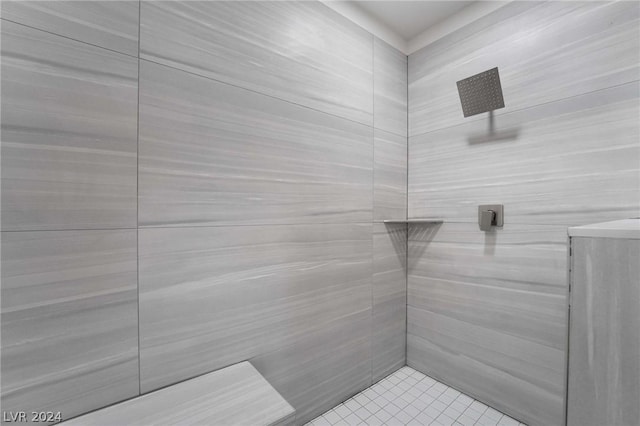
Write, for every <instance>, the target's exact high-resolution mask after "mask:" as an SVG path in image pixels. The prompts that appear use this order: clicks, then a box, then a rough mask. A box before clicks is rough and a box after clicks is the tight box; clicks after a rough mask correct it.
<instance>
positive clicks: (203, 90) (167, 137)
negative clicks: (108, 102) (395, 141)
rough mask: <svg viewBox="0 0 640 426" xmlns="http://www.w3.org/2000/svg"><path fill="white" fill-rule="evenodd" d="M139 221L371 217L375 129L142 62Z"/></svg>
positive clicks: (189, 222) (287, 220)
mask: <svg viewBox="0 0 640 426" xmlns="http://www.w3.org/2000/svg"><path fill="white" fill-rule="evenodd" d="M140 78H141V80H140V90H141V93H140V102H141V105H140V154H139V155H140V189H139V191H140V194H139V196H140V223H141V225H151V226H157V225H169V226H176V225H177V226H185V225H187V226H188V225H199V226H200V225H210V224H217V225H219V224H266V223H289V224H291V223H301V222H306V223H309V222H349V221H351V222H355V221H370V220H371V217H372V211H371V209H372V190H371V182H372V165H373V159H372V155H373V149H372V142H373V137H372V133H373V132H372V129H371V128H370V127H367V126H364V125H361V124H358V123H355V122H353V121H349V120H344V119H341V118H338V117H335V116H332V115H329V114H324V113H321V112H318V111H313V110H310V109H308V108H304V107H300V106H297V105H293V104H291V103H288V102H284V101H280V100H277V99H274V98H271V97H268V96H264V95H260V94H257V93H254V92H251V91H247V90H244V89H240V88H237V87H233V86H230V85H227V84H223V83H218V82H216V81H213V80H210V79H207V78H204V77H200V76H196V75H192V74H188V73H185V72H183V71H179V70H175V69H172V68H168V67H165V66H162V65H157V64H153V63H148V62H146V61H143V62H142V64H141V77H140Z"/></svg>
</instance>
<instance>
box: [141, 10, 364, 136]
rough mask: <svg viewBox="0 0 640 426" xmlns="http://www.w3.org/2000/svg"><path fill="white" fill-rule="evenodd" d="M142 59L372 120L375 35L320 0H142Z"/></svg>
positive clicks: (289, 99) (330, 111) (333, 112)
mask: <svg viewBox="0 0 640 426" xmlns="http://www.w3.org/2000/svg"><path fill="white" fill-rule="evenodd" d="M140 37H141V40H140V42H141V43H140V48H141V57H143V58H145V59H149V60H151V61H154V62H159V63H162V64H165V65H170V66H172V67H176V68H180V69H183V70H186V71H190V72H193V73H196V74H201V75H205V76H208V77H211V78H214V79H217V80H220V81H224V82H227V83H231V84H234V85H237V86H241V87H245V88H248V89H251V90H255V91H257V92H261V93H265V94H268V95H271V96H275V97H277V98H281V99H285V100H287V101H291V102H294V103H297V104H300V105H305V106H308V107H311V108H314V109H318V110H321V111H325V112H328V113H331V114H335V115H338V116H341V117H345V118H348V119H351V120H355V121H359V122H361V123H365V124H369V125H371V123H372V114H373V111H372V110H373V97H372V95H371V87H372V84H373V80H372V56H373V54H372V49H373V37H372V36H371V35H370V34H369V33H367V32H366V31H364V30H363V29H361V28H360V27H358V26H356V25H355V24H353V23H352V22H350V21H349V20H347V19H346V18H344V17H342V16H340V15H339V14H337V13H336V12H335V11H333V10H331V9H330V8H328V7H327V6H325V5H323V4H322V3H320V2H222V1H209V2H207V1H202V2H156V1H143V2H142V9H141V35H140Z"/></svg>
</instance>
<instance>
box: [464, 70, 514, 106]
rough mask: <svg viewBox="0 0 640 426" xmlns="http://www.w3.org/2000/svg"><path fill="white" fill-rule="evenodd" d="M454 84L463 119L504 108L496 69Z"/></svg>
mask: <svg viewBox="0 0 640 426" xmlns="http://www.w3.org/2000/svg"><path fill="white" fill-rule="evenodd" d="M456 84H457V85H458V94H459V95H460V103H461V104H462V113H463V114H464V116H465V117H470V116H472V115H476V114H482V113H483V112H489V111H493V110H494V109H500V108H504V98H503V97H502V86H501V85H500V74H498V67H495V68H492V69H490V70H487V71H483V72H481V73H479V74H476V75H472V76H471V77H468V78H465V79H464V80H460V81H458V82H457V83H456Z"/></svg>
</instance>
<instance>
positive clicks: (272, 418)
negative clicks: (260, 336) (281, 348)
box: [62, 362, 295, 426]
mask: <svg viewBox="0 0 640 426" xmlns="http://www.w3.org/2000/svg"><path fill="white" fill-rule="evenodd" d="M294 420H295V410H294V409H293V407H292V406H291V405H290V404H289V403H288V402H287V401H286V400H285V399H284V398H283V397H282V396H281V395H280V394H279V393H278V392H277V391H276V390H275V389H274V388H273V387H272V386H271V385H270V384H269V382H267V380H266V379H265V378H264V377H262V375H261V374H260V373H259V372H258V370H256V369H255V367H254V366H253V365H251V364H250V363H249V362H241V363H239V364H235V365H232V366H230V367H226V368H223V369H221V370H218V371H214V372H213V373H209V374H205V375H203V376H199V377H196V378H193V379H190V380H187V381H184V382H181V383H177V384H175V385H172V386H168V387H166V388H163V389H159V390H157V391H154V392H151V393H148V394H145V395H141V396H139V397H137V398H133V399H130V400H127V401H124V402H121V403H119V404H116V405H112V406H109V407H106V408H103V409H100V410H97V411H94V412H91V413H88V414H85V415H82V416H80V417H76V418H74V419H71V420H68V421H66V422H63V423H62V424H64V425H65V426H89V425H92V426H113V425H121V426H125V425H126V426H152V425H153V426H173V425H180V426H196V425H207V426H214V425H215V426H230V425H233V426H236V425H238V426H240V425H247V426H258V425H264V426H267V425H269V426H276V425H277V426H284V425H290V424H293V422H294Z"/></svg>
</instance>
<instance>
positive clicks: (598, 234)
mask: <svg viewBox="0 0 640 426" xmlns="http://www.w3.org/2000/svg"><path fill="white" fill-rule="evenodd" d="M568 233H569V236H570V237H590V238H618V239H631V240H640V218H635V219H622V220H614V221H612V222H602V223H594V224H592V225H584V226H572V227H570V228H569V229H568Z"/></svg>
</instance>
